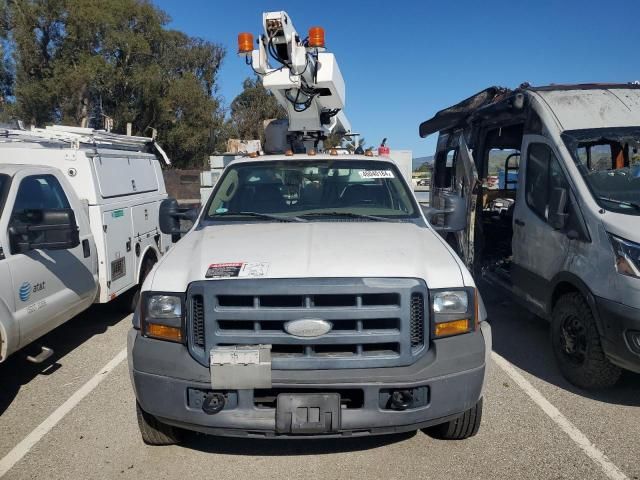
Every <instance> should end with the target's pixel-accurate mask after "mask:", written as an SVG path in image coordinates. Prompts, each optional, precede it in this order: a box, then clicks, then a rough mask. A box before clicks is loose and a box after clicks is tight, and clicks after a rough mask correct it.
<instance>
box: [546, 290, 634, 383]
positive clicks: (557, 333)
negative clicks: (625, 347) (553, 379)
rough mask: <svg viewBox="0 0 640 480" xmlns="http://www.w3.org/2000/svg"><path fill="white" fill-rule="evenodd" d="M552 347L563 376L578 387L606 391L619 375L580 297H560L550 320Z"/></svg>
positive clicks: (591, 315)
mask: <svg viewBox="0 0 640 480" xmlns="http://www.w3.org/2000/svg"><path fill="white" fill-rule="evenodd" d="M551 344H552V347H553V353H554V354H555V357H556V360H557V361H558V366H559V367H560V371H561V372H562V375H564V377H565V378H566V379H567V380H569V382H571V383H572V384H574V385H575V386H577V387H580V388H585V389H594V388H606V387H611V386H613V385H615V384H616V382H617V381H618V379H619V378H620V374H621V373H622V371H621V369H620V368H619V367H617V366H615V365H613V364H612V363H611V362H610V361H609V359H608V358H607V357H606V355H605V353H604V351H603V350H602V344H601V343H600V334H599V333H598V328H597V326H596V322H595V319H594V318H593V313H592V312H591V308H590V307H589V304H588V303H587V301H586V300H585V298H584V297H583V296H582V295H581V294H579V293H568V294H566V295H563V296H562V297H560V299H559V300H558V302H557V303H556V305H555V306H554V308H553V315H552V318H551Z"/></svg>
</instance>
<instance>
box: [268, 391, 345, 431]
mask: <svg viewBox="0 0 640 480" xmlns="http://www.w3.org/2000/svg"><path fill="white" fill-rule="evenodd" d="M340 415H341V409H340V394H338V393H297V394H290V393H281V394H279V395H278V398H277V403H276V431H277V432H278V433H287V434H294V435H295V434H298V435H309V434H321V433H335V432H338V431H339V430H340V420H341V418H340Z"/></svg>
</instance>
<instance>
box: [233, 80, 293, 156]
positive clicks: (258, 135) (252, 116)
mask: <svg viewBox="0 0 640 480" xmlns="http://www.w3.org/2000/svg"><path fill="white" fill-rule="evenodd" d="M272 118H286V112H285V111H284V110H283V109H282V107H280V105H278V102H277V100H276V99H275V97H274V96H273V95H272V94H271V93H269V92H268V91H267V90H265V88H264V87H263V86H262V80H261V79H260V78H259V77H256V78H247V79H245V81H244V82H243V84H242V92H241V93H240V94H239V95H238V96H237V97H236V98H235V99H234V100H233V102H231V118H230V125H229V128H230V134H231V135H233V136H234V137H235V138H239V139H241V140H254V139H260V140H262V142H263V145H264V127H263V122H264V121H265V120H268V119H272Z"/></svg>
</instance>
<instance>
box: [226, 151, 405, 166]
mask: <svg viewBox="0 0 640 480" xmlns="http://www.w3.org/2000/svg"><path fill="white" fill-rule="evenodd" d="M318 160H332V161H336V162H339V161H346V160H364V161H373V162H393V160H392V159H391V158H389V157H374V156H367V155H351V154H349V155H329V154H326V153H319V154H316V155H309V154H307V153H304V154H293V155H262V156H257V157H249V156H247V157H242V158H238V159H236V160H233V161H231V162H229V165H238V164H241V163H251V162H259V161H265V162H267V161H269V162H300V161H309V162H312V161H318Z"/></svg>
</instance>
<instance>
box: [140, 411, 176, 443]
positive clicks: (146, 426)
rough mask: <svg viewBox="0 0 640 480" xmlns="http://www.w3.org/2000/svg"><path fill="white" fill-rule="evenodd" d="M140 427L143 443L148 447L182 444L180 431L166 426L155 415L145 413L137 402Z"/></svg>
mask: <svg viewBox="0 0 640 480" xmlns="http://www.w3.org/2000/svg"><path fill="white" fill-rule="evenodd" d="M136 414H137V417H138V427H139V428H140V435H141V436H142V441H143V442H144V443H145V444H147V445H174V444H176V443H179V442H180V436H179V431H178V430H177V429H176V428H174V427H172V426H171V425H167V424H164V423H162V422H160V421H158V419H157V418H156V417H154V416H153V415H151V414H149V413H147V412H145V411H144V410H142V407H140V404H139V403H138V402H136Z"/></svg>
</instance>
